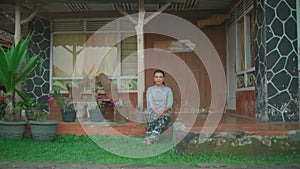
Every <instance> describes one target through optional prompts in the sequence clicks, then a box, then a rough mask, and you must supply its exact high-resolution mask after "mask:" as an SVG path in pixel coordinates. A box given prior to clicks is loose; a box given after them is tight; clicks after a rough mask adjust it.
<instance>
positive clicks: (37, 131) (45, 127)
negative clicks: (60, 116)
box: [29, 110, 58, 141]
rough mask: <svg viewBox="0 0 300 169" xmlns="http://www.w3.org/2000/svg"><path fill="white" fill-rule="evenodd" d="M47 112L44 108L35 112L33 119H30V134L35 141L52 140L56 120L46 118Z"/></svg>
mask: <svg viewBox="0 0 300 169" xmlns="http://www.w3.org/2000/svg"><path fill="white" fill-rule="evenodd" d="M47 115H48V112H47V111H46V110H43V111H39V112H36V113H35V117H34V119H35V120H30V121H29V124H30V125H31V135H32V139H33V140H35V141H53V139H54V137H55V135H56V130H57V125H58V121H57V120H48V116H47Z"/></svg>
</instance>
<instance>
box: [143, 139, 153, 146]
mask: <svg viewBox="0 0 300 169" xmlns="http://www.w3.org/2000/svg"><path fill="white" fill-rule="evenodd" d="M142 143H143V144H146V145H152V142H151V140H143V141H142Z"/></svg>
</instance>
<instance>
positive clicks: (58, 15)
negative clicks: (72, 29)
mask: <svg viewBox="0 0 300 169" xmlns="http://www.w3.org/2000/svg"><path fill="white" fill-rule="evenodd" d="M148 12H156V11H148ZM127 13H128V12H127ZM132 13H138V11H131V13H128V14H129V15H130V14H132ZM164 13H168V14H171V15H176V16H179V17H183V18H198V19H204V18H207V17H209V16H211V15H213V14H215V13H223V11H221V10H186V11H171V10H165V11H164ZM38 16H40V17H43V18H48V19H62V18H64V19H68V18H99V17H100V18H107V17H111V18H114V17H115V18H119V17H122V16H123V15H122V14H121V13H120V12H118V11H89V12H55V13H51V12H49V13H39V14H38Z"/></svg>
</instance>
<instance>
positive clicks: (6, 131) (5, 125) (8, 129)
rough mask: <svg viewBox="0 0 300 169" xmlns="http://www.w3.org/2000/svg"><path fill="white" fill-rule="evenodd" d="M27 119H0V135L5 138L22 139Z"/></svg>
mask: <svg viewBox="0 0 300 169" xmlns="http://www.w3.org/2000/svg"><path fill="white" fill-rule="evenodd" d="M26 124H27V121H25V120H24V121H18V122H10V121H0V136H2V137H4V138H6V139H22V138H23V137H24V134H25V130H26Z"/></svg>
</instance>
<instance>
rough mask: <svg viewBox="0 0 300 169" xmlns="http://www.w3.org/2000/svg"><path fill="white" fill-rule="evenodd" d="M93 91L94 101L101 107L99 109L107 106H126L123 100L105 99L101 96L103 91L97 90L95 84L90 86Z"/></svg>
mask: <svg viewBox="0 0 300 169" xmlns="http://www.w3.org/2000/svg"><path fill="white" fill-rule="evenodd" d="M90 86H91V89H92V93H93V95H94V99H95V101H96V103H97V105H98V107H99V109H104V107H105V106H106V105H107V104H110V105H111V106H112V107H115V108H118V107H120V106H123V105H124V102H123V101H122V100H121V99H117V100H115V99H109V101H108V99H105V98H103V97H102V95H101V91H100V90H98V89H96V88H95V87H94V85H93V84H91V85H90Z"/></svg>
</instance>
